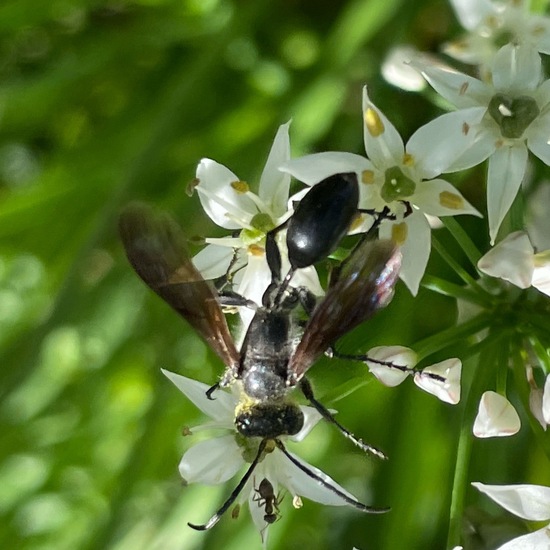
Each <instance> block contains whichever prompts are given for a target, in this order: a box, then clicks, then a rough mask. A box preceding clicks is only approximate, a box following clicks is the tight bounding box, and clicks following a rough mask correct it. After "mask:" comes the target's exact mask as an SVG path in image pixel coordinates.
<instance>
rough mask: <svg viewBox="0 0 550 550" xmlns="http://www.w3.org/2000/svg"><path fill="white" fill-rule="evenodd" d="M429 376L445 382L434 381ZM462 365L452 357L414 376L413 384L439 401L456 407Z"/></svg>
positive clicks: (458, 399)
mask: <svg viewBox="0 0 550 550" xmlns="http://www.w3.org/2000/svg"><path fill="white" fill-rule="evenodd" d="M429 374H437V375H438V376H442V377H443V378H444V379H445V381H444V382H442V381H439V380H435V379H434V378H432V377H430V376H429ZM461 374H462V363H461V361H460V359H457V358H456V357H453V358H451V359H446V360H445V361H441V362H440V363H434V364H433V365H430V366H429V367H426V368H425V369H423V370H422V372H419V373H416V374H415V375H414V383H415V384H416V385H417V386H418V387H419V388H422V389H423V390H424V391H426V392H428V393H431V394H432V395H435V396H436V397H437V398H438V399H440V400H441V401H444V402H445V403H450V404H451V405H456V404H457V403H459V402H460V379H461Z"/></svg>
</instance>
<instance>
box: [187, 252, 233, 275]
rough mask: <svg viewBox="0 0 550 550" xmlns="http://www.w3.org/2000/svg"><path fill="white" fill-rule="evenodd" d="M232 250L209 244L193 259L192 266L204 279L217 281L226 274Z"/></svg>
mask: <svg viewBox="0 0 550 550" xmlns="http://www.w3.org/2000/svg"><path fill="white" fill-rule="evenodd" d="M232 258H233V250H232V249H231V248H228V247H226V246H217V245H215V244H209V245H207V246H205V247H204V248H203V249H202V250H201V251H200V252H199V253H198V254H197V255H196V256H194V257H193V265H194V266H195V267H196V268H197V269H198V270H199V271H200V273H201V275H202V276H203V277H204V278H205V279H206V280H208V279H217V278H218V277H222V276H223V275H225V274H226V273H227V270H228V268H229V264H230V263H231V260H232Z"/></svg>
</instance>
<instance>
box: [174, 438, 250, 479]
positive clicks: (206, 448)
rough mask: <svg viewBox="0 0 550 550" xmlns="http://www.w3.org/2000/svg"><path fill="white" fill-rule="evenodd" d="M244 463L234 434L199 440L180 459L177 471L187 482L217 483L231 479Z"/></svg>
mask: <svg viewBox="0 0 550 550" xmlns="http://www.w3.org/2000/svg"><path fill="white" fill-rule="evenodd" d="M243 465H244V459H243V457H242V454H241V449H240V448H239V446H238V445H237V443H236V442H235V436H234V435H225V436H222V437H216V438H214V439H206V440H204V441H199V443H197V444H196V445H193V447H191V448H190V449H189V450H188V451H187V452H186V453H185V454H184V455H183V458H182V459H181V462H180V465H179V471H180V475H181V477H182V478H183V479H184V480H185V481H187V483H204V484H205V485H217V484H219V483H224V482H225V481H227V480H228V479H231V478H232V477H233V476H234V475H235V474H236V473H237V472H238V471H239V470H240V469H241V468H242V466H243Z"/></svg>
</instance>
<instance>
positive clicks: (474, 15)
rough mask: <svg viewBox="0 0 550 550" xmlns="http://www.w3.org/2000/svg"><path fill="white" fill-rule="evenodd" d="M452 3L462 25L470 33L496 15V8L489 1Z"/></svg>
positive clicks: (459, 0)
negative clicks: (487, 18)
mask: <svg viewBox="0 0 550 550" xmlns="http://www.w3.org/2000/svg"><path fill="white" fill-rule="evenodd" d="M450 3H451V6H452V7H453V9H454V11H455V13H456V16H457V18H458V20H459V21H460V24H461V25H462V26H463V27H464V28H465V29H467V30H469V31H471V30H473V29H475V28H476V27H477V26H478V25H479V24H481V22H482V21H483V20H484V19H485V18H486V17H488V16H489V15H493V14H495V13H496V9H495V6H494V5H493V3H492V2H490V1H489V0H450Z"/></svg>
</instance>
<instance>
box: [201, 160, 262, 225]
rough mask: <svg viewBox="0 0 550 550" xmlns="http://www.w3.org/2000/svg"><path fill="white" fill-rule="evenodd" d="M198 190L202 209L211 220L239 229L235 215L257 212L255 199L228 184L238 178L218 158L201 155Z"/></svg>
mask: <svg viewBox="0 0 550 550" xmlns="http://www.w3.org/2000/svg"><path fill="white" fill-rule="evenodd" d="M197 179H198V180H199V184H198V185H197V186H196V187H195V189H196V191H197V192H198V193H199V199H200V201H201V204H202V207H203V208H204V211H205V212H206V213H207V214H208V216H209V217H210V218H211V219H212V221H213V222H214V223H215V224H217V225H219V226H220V227H224V228H225V229H241V227H242V226H241V225H240V224H239V223H237V222H235V221H234V219H235V218H237V219H245V220H250V218H251V217H252V216H253V215H254V214H255V213H256V211H257V208H256V205H255V204H254V202H253V201H252V200H251V199H250V198H249V197H247V196H246V194H243V193H238V192H237V191H235V189H233V187H231V184H232V183H234V182H237V181H239V178H238V177H237V176H236V175H235V174H234V173H233V172H231V170H229V169H228V168H226V167H225V166H223V165H222V164H219V163H218V162H216V161H214V160H211V159H207V158H204V159H202V160H201V161H200V163H199V165H198V166H197Z"/></svg>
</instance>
